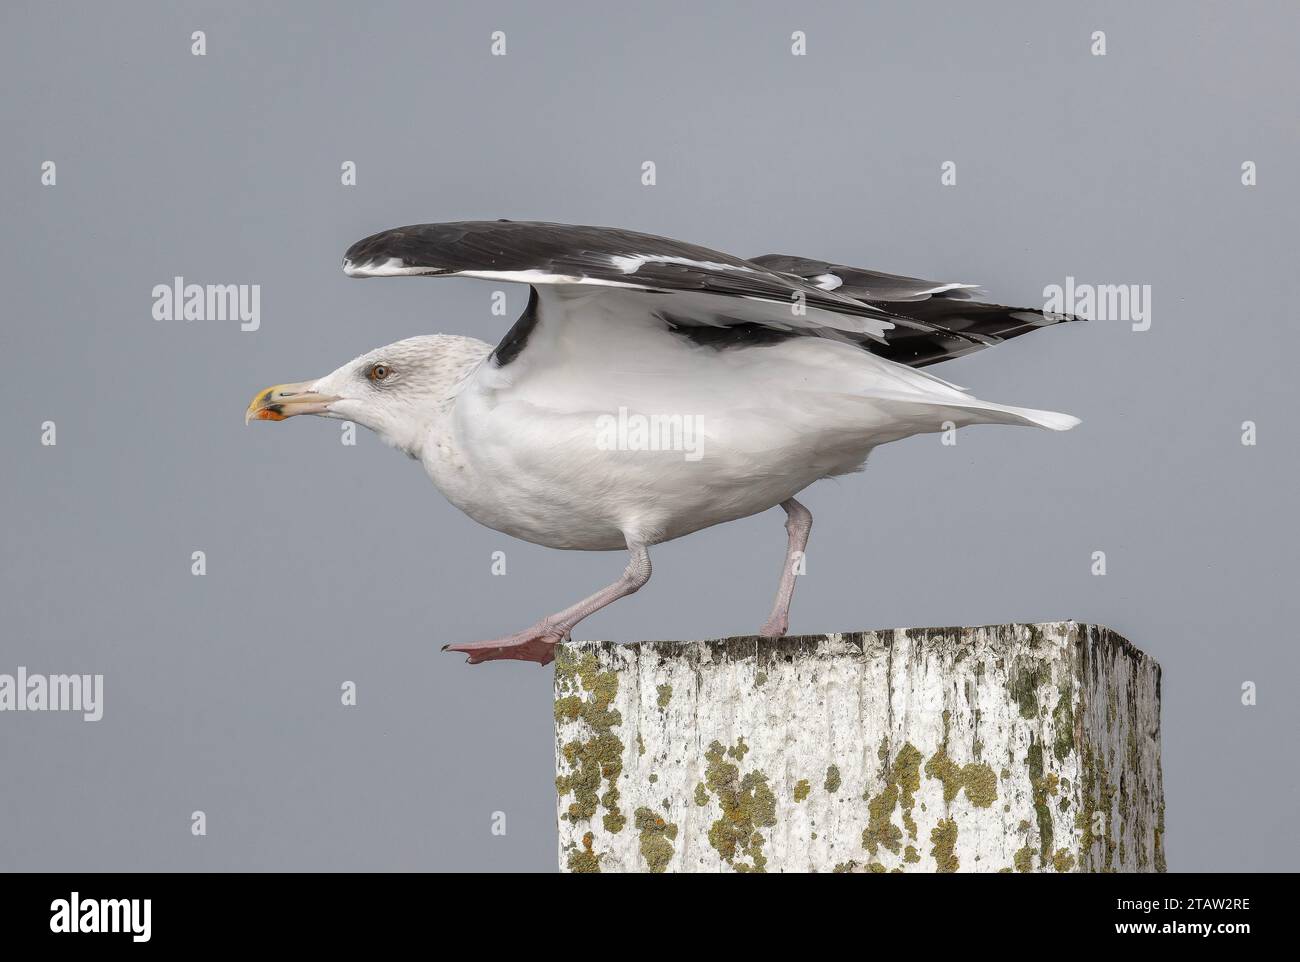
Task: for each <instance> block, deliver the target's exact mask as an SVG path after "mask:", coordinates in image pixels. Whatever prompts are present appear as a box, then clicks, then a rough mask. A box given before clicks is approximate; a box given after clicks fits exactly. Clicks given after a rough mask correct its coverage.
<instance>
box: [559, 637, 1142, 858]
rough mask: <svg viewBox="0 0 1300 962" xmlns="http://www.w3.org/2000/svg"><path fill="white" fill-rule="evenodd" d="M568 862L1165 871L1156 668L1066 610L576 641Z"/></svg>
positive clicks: (563, 847)
mask: <svg viewBox="0 0 1300 962" xmlns="http://www.w3.org/2000/svg"><path fill="white" fill-rule="evenodd" d="M555 736H556V737H555V744H556V789H557V792H558V796H559V803H558V809H559V835H560V842H559V857H560V868H561V869H562V870H564V871H584V872H597V871H599V872H629V871H633V872H647V871H648V872H663V871H676V872H727V871H736V872H753V871H768V872H773V871H786V872H813V871H816V872H823V871H826V872H828V871H849V872H863V871H869V872H898V871H904V872H908V871H918V872H952V871H961V872H1012V871H1018V872H1071V871H1075V872H1079V871H1083V872H1101V871H1139V872H1163V871H1164V870H1165V857H1164V849H1163V845H1162V835H1163V831H1164V796H1163V789H1162V786H1161V771H1160V666H1159V665H1158V664H1156V662H1155V661H1153V660H1152V659H1151V658H1149V657H1148V656H1146V655H1145V654H1143V653H1142V652H1140V651H1139V650H1137V649H1136V648H1134V647H1133V645H1131V644H1130V643H1129V642H1128V641H1126V640H1125V639H1123V638H1121V637H1120V636H1119V635H1117V634H1115V633H1114V632H1112V631H1110V630H1109V629H1106V628H1102V627H1098V626H1095V625H1084V624H1077V623H1075V622H1054V623H1050V624H1040V625H993V626H989V627H984V628H916V629H898V630H893V631H869V632H861V633H851V634H831V635H807V636H799V637H790V638H779V639H768V638H753V637H748V638H728V639H724V640H721V641H701V642H641V643H639V644H631V645H617V644H613V643H610V642H571V643H569V644H565V645H561V646H560V647H559V649H558V650H557V652H556V662H555Z"/></svg>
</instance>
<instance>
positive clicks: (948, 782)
mask: <svg viewBox="0 0 1300 962" xmlns="http://www.w3.org/2000/svg"><path fill="white" fill-rule="evenodd" d="M925 774H926V775H927V776H928V777H929V778H937V779H939V781H941V782H943V800H944V802H945V803H947V804H951V803H952V801H953V799H955V798H956V797H957V795H958V793H959V792H961V790H962V789H963V788H964V789H965V790H966V797H967V798H968V799H970V802H971V804H972V805H974V806H975V807H976V808H988V807H989V806H990V805H992V804H993V803H994V802H995V801H996V800H997V797H998V779H997V776H996V775H994V774H993V769H992V768H990V767H989V766H988V765H984V764H982V763H979V762H971V763H969V764H967V765H958V764H957V763H956V762H954V761H953V760H952V759H951V758H949V757H948V752H947V749H945V748H940V749H939V750H938V751H937V752H935V754H934V756H933V757H932V758H931V759H930V760H929V761H928V762H926V763H925Z"/></svg>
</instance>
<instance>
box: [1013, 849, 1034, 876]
mask: <svg viewBox="0 0 1300 962" xmlns="http://www.w3.org/2000/svg"><path fill="white" fill-rule="evenodd" d="M1015 863H1016V871H1017V872H1032V871H1033V870H1034V848H1033V846H1032V845H1026V846H1025V847H1024V848H1021V849H1017V850H1016V854H1015Z"/></svg>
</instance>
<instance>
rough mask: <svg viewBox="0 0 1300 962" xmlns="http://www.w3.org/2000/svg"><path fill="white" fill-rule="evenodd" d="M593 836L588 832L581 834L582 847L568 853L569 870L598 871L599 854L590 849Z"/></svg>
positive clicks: (593, 839)
mask: <svg viewBox="0 0 1300 962" xmlns="http://www.w3.org/2000/svg"><path fill="white" fill-rule="evenodd" d="M594 841H595V836H593V835H592V834H591V833H590V832H588V833H587V834H586V835H584V836H582V848H580V849H574V850H573V851H572V852H570V853H569V871H570V872H599V871H600V856H599V855H597V854H596V853H595V852H593V851H592V850H591V845H592V842H594Z"/></svg>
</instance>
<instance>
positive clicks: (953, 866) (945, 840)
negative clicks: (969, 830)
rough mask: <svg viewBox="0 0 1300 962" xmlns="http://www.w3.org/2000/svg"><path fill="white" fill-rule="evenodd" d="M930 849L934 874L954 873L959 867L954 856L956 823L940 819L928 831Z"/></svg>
mask: <svg viewBox="0 0 1300 962" xmlns="http://www.w3.org/2000/svg"><path fill="white" fill-rule="evenodd" d="M930 842H931V845H932V847H931V849H930V854H931V855H933V856H934V861H935V871H936V872H955V871H957V869H958V868H960V867H961V863H960V862H959V861H957V856H956V855H955V854H954V853H955V851H956V848H957V823H956V822H955V821H953V820H952V819H951V818H945V819H941V820H940V821H939V824H938V825H936V826H935V827H934V828H933V829H931V831H930Z"/></svg>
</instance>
